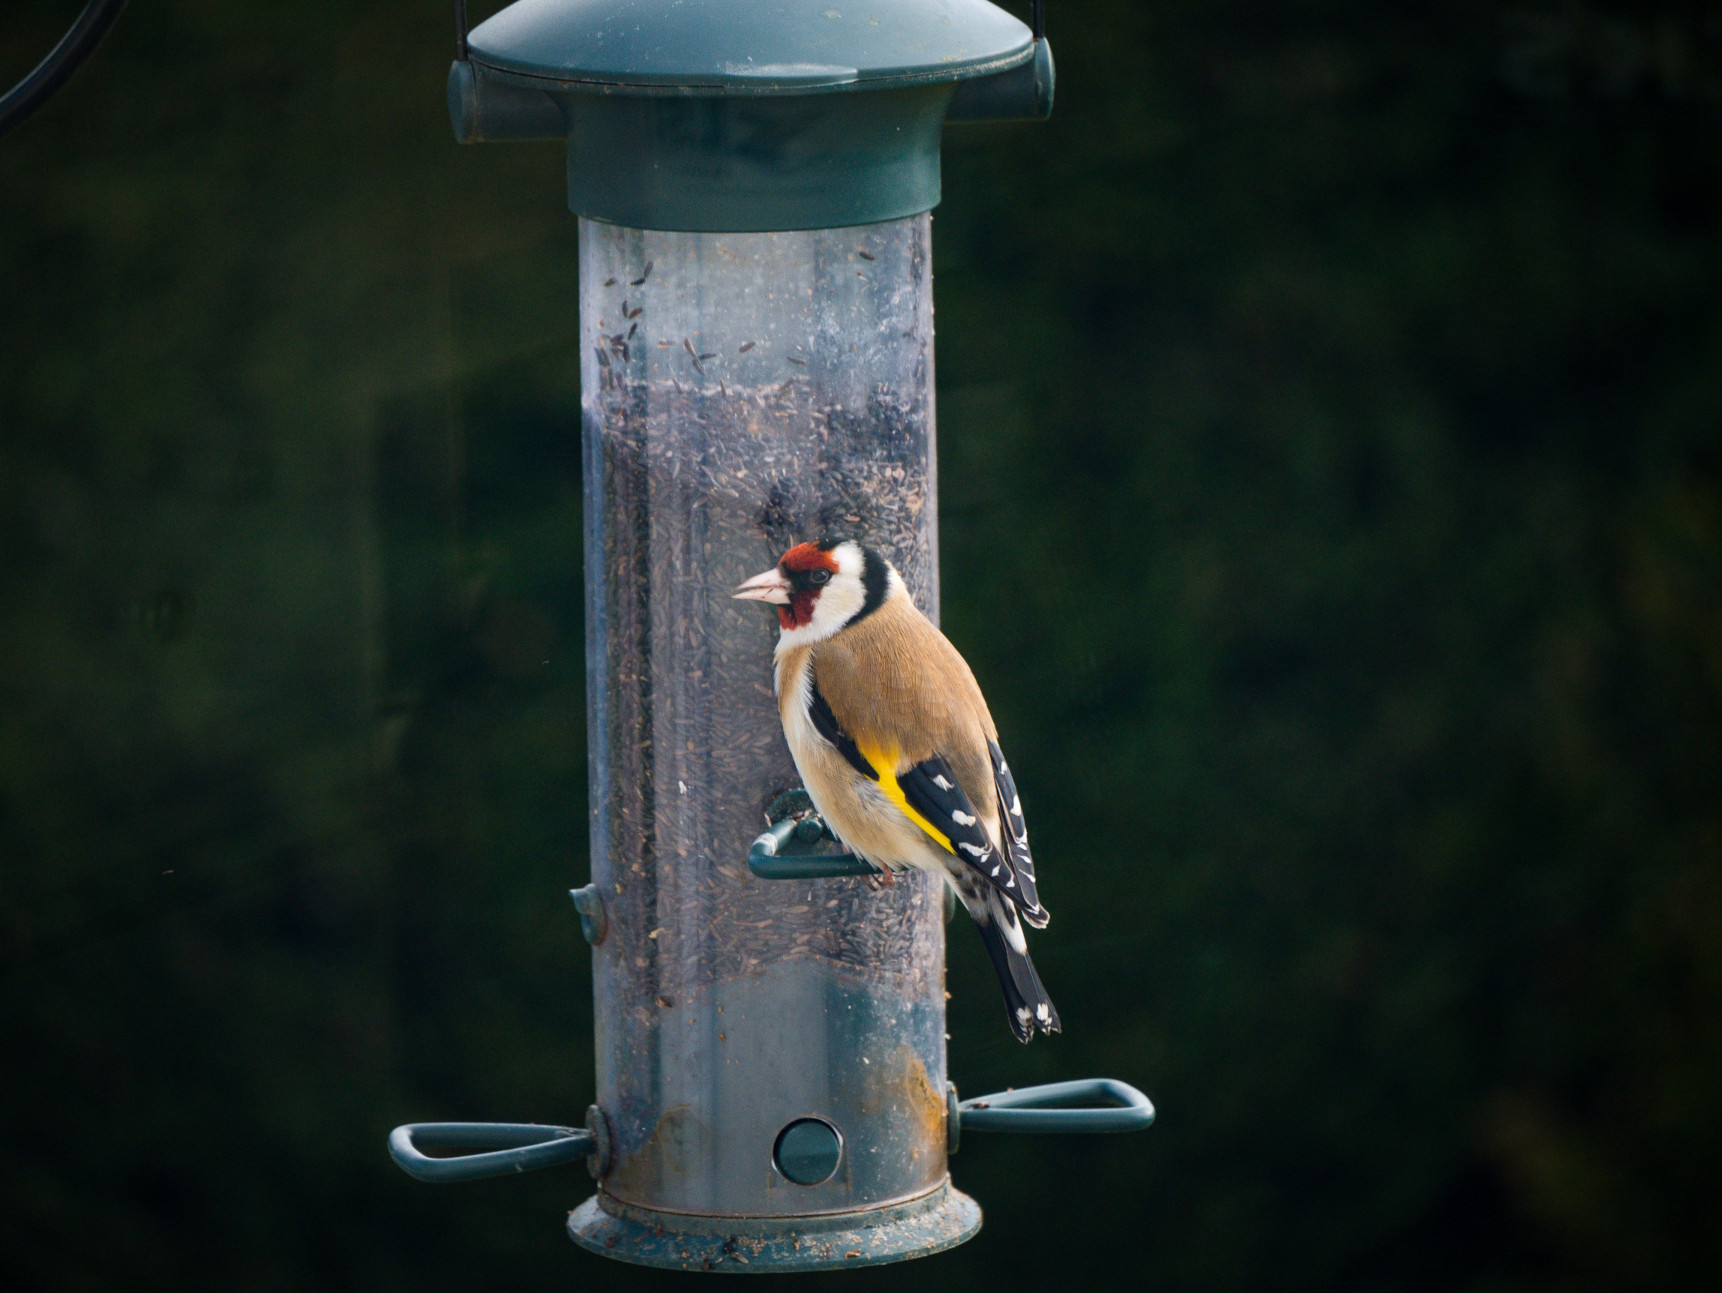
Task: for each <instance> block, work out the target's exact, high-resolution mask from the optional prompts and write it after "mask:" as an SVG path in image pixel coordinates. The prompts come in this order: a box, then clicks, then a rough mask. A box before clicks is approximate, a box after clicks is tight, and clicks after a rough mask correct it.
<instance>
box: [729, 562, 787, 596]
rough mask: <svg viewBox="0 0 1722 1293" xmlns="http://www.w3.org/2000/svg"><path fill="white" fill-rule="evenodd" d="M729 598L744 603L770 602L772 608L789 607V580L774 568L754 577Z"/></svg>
mask: <svg viewBox="0 0 1722 1293" xmlns="http://www.w3.org/2000/svg"><path fill="white" fill-rule="evenodd" d="M730 596H732V597H735V598H738V599H740V600H741V601H744V602H770V603H772V604H773V605H774V606H788V605H789V580H787V579H785V578H784V577H783V572H782V571H781V570H779V569H778V568H777V567H776V566H773V567H772V568H771V569H770V570H768V571H766V572H765V573H764V574H762V575H755V576H754V577H753V578H752V579H750V580H748V581H747V582H746V583H745V584H743V585H742V586H741V587H740V588H738V589H736V590H735V592H733V593H731V594H730Z"/></svg>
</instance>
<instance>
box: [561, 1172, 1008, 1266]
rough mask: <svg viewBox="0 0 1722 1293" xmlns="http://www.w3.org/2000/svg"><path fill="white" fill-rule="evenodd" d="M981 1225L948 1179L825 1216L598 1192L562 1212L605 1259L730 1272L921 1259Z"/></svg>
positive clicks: (975, 1207)
mask: <svg viewBox="0 0 1722 1293" xmlns="http://www.w3.org/2000/svg"><path fill="white" fill-rule="evenodd" d="M980 1228H981V1208H980V1204H978V1203H976V1202H975V1201H974V1200H973V1199H971V1198H970V1197H969V1196H968V1195H966V1194H964V1193H963V1192H962V1191H961V1190H958V1189H956V1188H955V1187H954V1186H952V1185H951V1184H950V1182H949V1181H947V1182H945V1184H943V1185H941V1186H940V1187H939V1188H938V1189H936V1190H934V1191H933V1192H932V1193H931V1194H928V1195H924V1196H923V1197H921V1198H919V1199H915V1200H913V1201H911V1202H909V1203H900V1204H897V1205H896V1206H894V1207H889V1208H879V1209H876V1210H874V1211H872V1212H848V1213H842V1214H839V1215H837V1216H824V1217H746V1218H743V1217H696V1216H690V1215H688V1214H685V1213H679V1212H653V1211H650V1210H648V1209H646V1208H636V1207H633V1206H631V1205H629V1204H626V1203H619V1202H617V1201H616V1200H615V1199H612V1198H609V1197H607V1196H605V1195H602V1194H598V1195H594V1196H593V1197H592V1198H590V1199H587V1200H586V1202H584V1203H582V1204H581V1205H580V1206H579V1207H578V1208H576V1209H574V1211H573V1212H571V1213H569V1214H568V1234H569V1235H570V1236H571V1237H572V1238H573V1240H574V1242H575V1243H577V1244H579V1245H580V1246H581V1247H582V1248H589V1249H591V1250H592V1251H593V1252H595V1253H598V1254H600V1255H601V1256H604V1257H614V1258H615V1259H616V1260H617V1261H623V1262H633V1263H634V1264H636V1265H638V1266H658V1267H663V1268H665V1269H668V1270H677V1271H721V1272H725V1273H727V1274H732V1275H749V1274H764V1273H766V1272H770V1271H830V1270H843V1269H847V1268H850V1267H856V1266H882V1265H884V1264H885V1263H886V1262H900V1261H907V1260H908V1259H909V1258H911V1257H927V1256H930V1255H931V1254H933V1253H942V1252H944V1251H945V1249H947V1248H955V1247H956V1246H957V1245H958V1244H960V1243H962V1242H963V1241H964V1240H965V1239H970V1238H973V1237H974V1235H975V1233H976V1232H977V1231H979V1230H980Z"/></svg>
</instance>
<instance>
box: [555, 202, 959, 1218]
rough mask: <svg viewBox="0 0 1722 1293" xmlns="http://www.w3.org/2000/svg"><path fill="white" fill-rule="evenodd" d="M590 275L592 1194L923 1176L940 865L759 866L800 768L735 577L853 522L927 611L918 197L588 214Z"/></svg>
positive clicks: (811, 1205) (932, 607)
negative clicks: (812, 1157)
mask: <svg viewBox="0 0 1722 1293" xmlns="http://www.w3.org/2000/svg"><path fill="white" fill-rule="evenodd" d="M580 292H581V296H580V332H581V343H582V346H581V360H582V362H581V376H582V389H583V392H584V394H583V412H584V418H583V435H584V452H585V484H586V535H585V540H586V606H587V625H588V628H587V632H588V642H587V662H588V665H587V667H588V670H589V674H588V680H587V694H588V701H589V707H590V708H589V740H590V746H591V749H590V754H591V804H592V824H591V827H592V868H593V881H594V883H595V884H596V885H597V886H598V887H599V890H600V892H601V894H602V897H603V901H604V904H605V908H606V914H607V918H608V931H607V934H606V936H605V937H604V939H603V940H602V942H601V943H600V944H599V945H598V946H597V947H596V948H595V949H594V965H595V976H594V977H595V991H596V996H597V1012H596V1013H597V1065H598V1074H597V1096H598V1104H599V1107H600V1108H601V1109H602V1110H603V1111H604V1113H605V1115H606V1117H607V1119H608V1121H609V1126H610V1134H611V1139H612V1155H613V1156H612V1160H611V1162H612V1165H611V1167H610V1170H609V1172H608V1174H607V1175H606V1176H605V1177H604V1179H603V1181H602V1183H601V1186H600V1203H601V1205H602V1206H605V1207H611V1208H613V1209H621V1210H622V1211H624V1212H625V1211H626V1210H627V1209H628V1208H630V1207H632V1208H636V1209H645V1210H650V1211H654V1212H669V1213H692V1214H703V1215H708V1216H719V1217H730V1216H734V1217H754V1216H760V1217H771V1216H808V1215H815V1214H824V1213H839V1212H850V1211H859V1210H865V1209H873V1208H879V1207H885V1206H888V1205H894V1204H902V1203H905V1202H908V1201H911V1200H915V1199H918V1198H925V1197H930V1196H932V1195H933V1194H935V1193H936V1192H937V1191H938V1190H939V1189H940V1187H941V1186H942V1185H943V1184H944V1182H945V1180H946V1162H945V1108H946V1106H945V1090H946V1084H945V1043H944V1026H945V1009H944V1006H945V1003H944V926H943V922H942V918H941V909H942V899H941V895H940V893H939V892H938V889H937V887H936V886H935V884H934V883H933V882H932V881H931V880H930V879H928V878H927V877H926V876H923V875H921V874H920V873H918V872H917V873H913V874H910V875H907V876H904V877H902V878H900V879H898V881H897V882H896V884H895V885H894V886H893V887H891V888H889V889H884V890H877V891H875V890H873V889H871V888H869V887H868V886H867V885H866V883H865V882H864V881H861V880H809V881H765V880H759V879H756V878H755V877H753V876H752V875H751V873H749V871H748V869H747V864H746V857H747V850H748V845H749V843H750V842H751V841H752V840H753V839H754V837H755V836H757V835H758V834H759V833H760V832H761V830H763V829H764V827H765V825H766V821H765V816H764V813H765V808H766V806H767V805H768V804H769V803H770V802H771V800H772V799H773V798H775V797H776V796H777V795H778V794H780V793H781V792H782V791H784V790H786V789H789V788H792V787H794V786H795V785H797V784H799V779H798V777H797V776H796V773H795V768H794V765H793V764H792V763H791V761H790V758H789V753H788V750H787V748H786V747H785V745H784V740H783V734H782V729H781V727H780V725H779V722H778V717H777V712H776V707H775V703H774V701H773V699H772V685H771V681H772V680H771V659H772V647H773V644H774V642H775V640H776V637H777V627H776V623H775V620H774V618H773V617H772V616H771V615H770V614H769V613H768V611H767V610H766V608H764V607H762V606H761V605H760V604H758V603H756V602H736V601H732V600H731V599H730V592H731V590H732V589H733V588H734V587H735V585H736V584H738V583H740V582H741V581H742V580H743V579H745V578H746V577H748V576H749V575H753V574H757V573H758V572H759V571H761V570H764V569H765V568H767V567H768V566H770V565H771V564H772V563H773V562H774V561H775V560H776V559H777V557H778V556H779V555H780V554H781V553H782V552H783V551H784V550H785V549H786V548H788V547H790V546H791V545H792V544H794V543H797V542H800V541H802V540H805V539H818V538H820V537H823V536H848V537H855V538H858V539H861V540H862V541H863V542H866V543H868V544H870V545H872V546H875V547H877V548H878V549H880V550H881V551H882V552H884V553H886V554H888V555H889V557H890V558H891V560H892V561H893V562H895V563H896V565H897V568H898V569H899V570H901V571H902V573H903V577H904V579H905V580H906V581H907V583H908V586H909V589H910V591H911V592H912V593H913V594H914V596H915V598H916V599H917V601H918V602H919V603H920V605H921V606H922V607H923V609H925V610H926V611H927V612H928V613H929V614H932V615H934V616H935V617H936V615H937V609H938V582H937V579H938V576H937V569H938V563H937V553H938V531H937V521H936V515H937V509H936V504H935V501H934V497H935V486H934V431H933V349H932V343H933V329H932V275H931V262H930V225H929V218H928V217H927V216H926V215H920V216H914V217H911V218H908V219H903V220H896V221H890V222H887V223H884V224H874V225H867V226H863V227H859V228H849V229H830V230H820V231H806V232H790V233H750V234H690V233H660V232H651V231H645V230H639V229H628V228H621V227H617V226H613V225H605V224H600V223H597V222H594V221H589V220H584V219H583V220H581V221H580ZM807 1118H813V1119H819V1120H822V1121H824V1122H825V1123H827V1124H829V1126H830V1127H831V1128H833V1129H835V1131H836V1133H837V1135H838V1138H839V1139H840V1145H841V1149H840V1152H839V1153H838V1154H837V1156H836V1160H835V1168H834V1170H833V1171H832V1174H831V1175H830V1176H829V1178H828V1179H825V1180H823V1181H819V1182H814V1183H811V1184H798V1183H796V1181H794V1180H791V1179H790V1177H789V1176H786V1175H785V1174H784V1172H783V1171H782V1170H781V1166H782V1165H781V1164H780V1163H779V1162H778V1161H777V1159H776V1158H775V1157H774V1147H775V1146H776V1145H777V1142H778V1138H779V1136H780V1134H781V1133H783V1131H784V1129H785V1128H786V1127H788V1126H789V1125H790V1124H792V1123H794V1122H796V1121H797V1120H799V1119H807ZM791 1174H792V1175H794V1174H799V1175H802V1176H807V1175H814V1174H816V1173H810V1172H807V1171H805V1170H803V1171H801V1172H799V1173H796V1171H795V1169H794V1168H792V1169H791Z"/></svg>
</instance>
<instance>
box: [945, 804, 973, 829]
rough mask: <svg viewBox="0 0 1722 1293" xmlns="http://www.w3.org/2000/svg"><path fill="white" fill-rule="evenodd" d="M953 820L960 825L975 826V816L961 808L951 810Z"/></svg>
mask: <svg viewBox="0 0 1722 1293" xmlns="http://www.w3.org/2000/svg"><path fill="white" fill-rule="evenodd" d="M951 820H952V821H953V822H955V823H956V824H957V825H958V826H973V825H974V824H975V818H974V817H972V816H971V815H970V814H968V813H965V812H964V811H963V810H962V809H961V808H953V809H952V810H951Z"/></svg>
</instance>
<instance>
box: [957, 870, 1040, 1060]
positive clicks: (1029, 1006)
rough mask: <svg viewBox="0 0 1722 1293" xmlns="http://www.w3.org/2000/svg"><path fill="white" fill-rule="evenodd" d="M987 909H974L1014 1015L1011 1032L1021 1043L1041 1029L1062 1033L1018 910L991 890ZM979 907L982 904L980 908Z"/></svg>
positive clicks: (1006, 1001) (976, 923) (1012, 1015)
mask: <svg viewBox="0 0 1722 1293" xmlns="http://www.w3.org/2000/svg"><path fill="white" fill-rule="evenodd" d="M982 902H983V903H984V904H985V908H984V910H982V911H976V910H974V908H973V907H971V908H970V914H971V915H972V916H974V918H975V928H976V929H978V930H979V931H980V934H981V942H982V943H983V944H984V945H985V946H986V949H987V955H988V956H989V957H991V958H992V963H993V969H994V971H996V972H997V974H998V976H999V987H1001V988H1002V989H1004V999H1005V1008H1006V1010H1008V1011H1009V1013H1010V1027H1011V1031H1012V1032H1013V1033H1015V1034H1016V1039H1017V1040H1018V1041H1019V1042H1026V1041H1028V1040H1030V1039H1031V1038H1032V1037H1033V1036H1034V1033H1035V1029H1037V1028H1038V1029H1039V1030H1040V1031H1041V1032H1043V1033H1056V1032H1058V1031H1059V1021H1058V1011H1057V1009H1056V1008H1054V1006H1053V1004H1052V998H1051V997H1049V996H1047V994H1046V987H1045V985H1044V984H1042V983H1041V981H1040V975H1039V974H1037V973H1035V969H1034V962H1033V961H1031V960H1029V959H1028V948H1027V944H1026V942H1025V940H1024V939H1023V936H1022V926H1021V925H1020V924H1018V923H1017V913H1016V908H1015V906H1014V905H1013V904H1012V903H1011V901H1010V900H1009V899H1008V898H1004V897H1002V896H1000V895H999V894H998V893H996V892H993V891H991V890H989V891H988V892H987V893H986V894H985V896H984V897H983V898H982ZM976 905H977V906H978V905H980V904H976Z"/></svg>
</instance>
